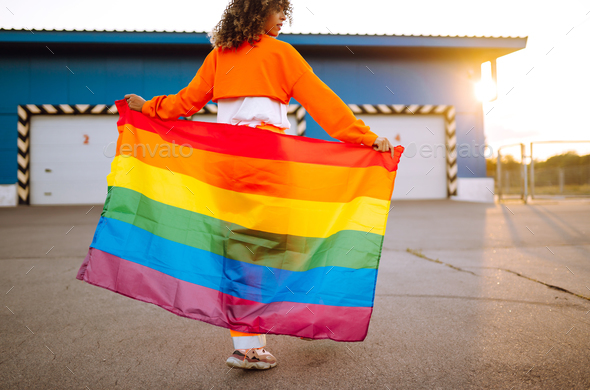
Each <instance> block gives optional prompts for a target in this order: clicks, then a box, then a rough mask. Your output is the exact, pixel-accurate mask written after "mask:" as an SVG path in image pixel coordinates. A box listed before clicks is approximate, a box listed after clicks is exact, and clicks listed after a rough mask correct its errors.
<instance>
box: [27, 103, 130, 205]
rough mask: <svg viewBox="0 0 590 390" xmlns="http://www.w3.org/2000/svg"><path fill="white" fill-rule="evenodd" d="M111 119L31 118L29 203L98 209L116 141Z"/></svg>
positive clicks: (114, 118)
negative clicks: (95, 206) (84, 205)
mask: <svg viewBox="0 0 590 390" xmlns="http://www.w3.org/2000/svg"><path fill="white" fill-rule="evenodd" d="M117 120H118V117H117V116H115V115H112V116H111V115H100V116H97V115H59V116H49V115H36V116H34V117H33V118H32V120H31V128H30V132H31V134H30V140H31V144H30V196H31V198H30V201H31V204H100V203H104V201H105V199H106V188H107V182H106V177H107V175H108V174H109V172H110V170H111V162H112V161H113V157H114V154H115V149H116V142H117V138H118V136H119V132H118V130H117Z"/></svg>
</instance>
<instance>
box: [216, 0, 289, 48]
mask: <svg viewBox="0 0 590 390" xmlns="http://www.w3.org/2000/svg"><path fill="white" fill-rule="evenodd" d="M281 7H282V8H283V12H284V13H285V16H286V17H287V19H288V20H289V25H291V23H292V21H293V19H292V13H293V7H292V6H291V2H290V1H289V0H231V1H230V3H229V4H228V5H227V7H226V8H225V11H224V12H223V16H222V17H221V20H220V21H219V23H217V25H216V26H215V27H214V28H213V31H212V32H211V33H210V34H209V35H210V40H211V44H212V45H213V48H217V47H222V48H223V50H226V49H236V48H238V47H239V46H240V45H241V44H242V43H243V42H244V41H245V40H247V41H248V43H250V44H251V45H253V44H254V42H258V39H257V38H258V36H259V35H261V34H264V33H265V31H263V30H264V23H265V22H266V19H267V18H268V16H269V15H270V13H271V12H273V11H278V10H280V9H281Z"/></svg>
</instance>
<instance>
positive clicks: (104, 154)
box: [29, 139, 117, 164]
mask: <svg viewBox="0 0 590 390" xmlns="http://www.w3.org/2000/svg"><path fill="white" fill-rule="evenodd" d="M116 142H117V140H116V139H115V141H113V143H112V144H110V145H109V142H105V143H104V144H93V145H84V146H83V147H72V146H71V145H31V146H30V148H29V150H30V153H31V158H33V155H35V158H34V161H35V162H36V163H39V164H43V163H51V162H58V163H76V162H80V161H85V160H89V159H90V160H91V161H93V162H98V163H106V162H108V161H112V159H113V157H112V156H113V155H114V154H115V150H116V148H117V144H116ZM47 149H51V150H47ZM102 160H104V161H102Z"/></svg>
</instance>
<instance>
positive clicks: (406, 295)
mask: <svg viewBox="0 0 590 390" xmlns="http://www.w3.org/2000/svg"><path fill="white" fill-rule="evenodd" d="M375 296H376V297H400V298H445V299H464V300H474V301H493V302H510V303H524V304H527V305H542V306H551V307H560V308H561V307H580V305H579V304H576V303H547V302H533V301H523V300H519V299H503V298H489V297H464V296H460V295H428V294H375Z"/></svg>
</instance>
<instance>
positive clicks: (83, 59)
mask: <svg viewBox="0 0 590 390" xmlns="http://www.w3.org/2000/svg"><path fill="white" fill-rule="evenodd" d="M296 48H298V49H299V50H300V52H301V53H302V55H303V56H304V57H305V58H306V60H307V61H308V62H309V63H310V65H311V66H312V67H313V69H314V72H315V73H316V74H317V75H318V76H319V77H320V78H321V79H322V80H323V81H324V82H325V83H326V84H327V85H328V86H330V87H331V88H332V89H333V90H334V91H335V92H336V93H337V94H338V95H339V96H340V97H341V98H342V100H344V102H346V103H354V104H407V105H409V104H448V105H454V106H455V108H456V124H457V144H458V145H459V144H462V143H469V144H482V143H483V142H484V133H483V113H482V105H481V103H479V102H478V101H476V100H475V96H474V93H473V82H474V81H476V80H478V79H479V71H480V64H481V62H483V60H482V59H481V56H475V55H473V56H468V55H458V54H457V51H448V50H447V51H446V50H437V51H435V52H433V51H427V50H421V51H414V52H411V53H408V52H404V53H402V52H399V51H395V50H385V49H383V48H379V49H370V48H362V49H359V48H356V49H355V52H354V54H352V53H351V52H350V51H349V50H347V49H346V48H343V47H335V48H324V49H322V50H321V51H320V50H317V49H314V48H310V47H301V48H299V47H297V46H296ZM52 50H53V51H54V53H55V54H52V53H51V52H50V51H49V50H48V49H46V48H45V47H44V45H41V44H39V45H37V46H36V47H35V48H34V49H31V48H29V49H28V50H26V51H23V52H19V51H18V50H12V52H11V53H8V54H6V55H3V56H2V58H0V85H1V86H2V93H1V94H0V140H1V141H2V142H1V143H0V167H1V170H0V184H13V183H15V182H16V181H17V177H16V175H17V146H16V143H17V105H19V104H21V105H22V104H105V103H106V104H112V103H113V102H114V101H115V100H118V99H122V98H123V96H124V95H125V94H127V93H136V94H138V95H141V96H142V97H144V98H145V99H150V98H151V97H153V96H155V95H163V94H170V93H176V92H178V91H179V90H180V89H182V88H184V87H185V86H186V85H188V83H189V82H190V80H191V79H192V78H193V77H194V75H195V73H196V71H197V70H198V68H199V67H200V65H201V63H202V61H203V59H204V58H205V56H206V54H207V52H208V50H210V49H208V48H207V47H201V49H200V50H190V51H189V50H186V48H185V49H178V50H175V51H173V52H170V51H167V52H166V53H162V52H159V51H158V50H154V49H153V48H147V47H146V49H145V50H143V51H141V50H140V51H139V52H138V51H137V48H136V49H135V52H130V53H126V52H124V51H117V52H105V51H104V50H102V51H98V52H96V53H94V54H93V53H92V52H91V51H88V50H85V51H84V52H80V53H78V52H76V51H75V50H60V49H59V47H55V46H54V48H53V49H52ZM64 52H65V53H64ZM367 67H368V68H370V70H369V69H368V68H367ZM68 68H69V69H68ZM70 70H71V71H70ZM469 70H472V71H473V72H474V74H473V78H472V79H470V78H469V77H468V72H469ZM371 71H372V72H371ZM386 86H387V87H388V88H389V89H390V90H391V91H393V92H394V94H392V93H391V92H390V91H389V89H388V88H386ZM291 103H296V101H295V100H294V99H292V100H291ZM306 120H307V131H306V135H307V136H309V137H314V138H320V139H329V140H333V139H332V138H331V137H329V136H328V135H327V133H326V132H325V131H324V130H323V129H321V128H320V127H319V125H318V124H317V123H316V122H315V121H314V120H313V119H312V118H311V116H309V115H307V118H306ZM472 127H473V129H472V130H471V131H469V130H470V129H471V128H472ZM468 131H469V134H468V135H467V132H468ZM470 170H471V171H470ZM472 172H473V173H472ZM458 176H459V177H485V176H486V170H485V159H484V158H483V157H477V158H474V157H471V158H462V157H459V164H458Z"/></svg>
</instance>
